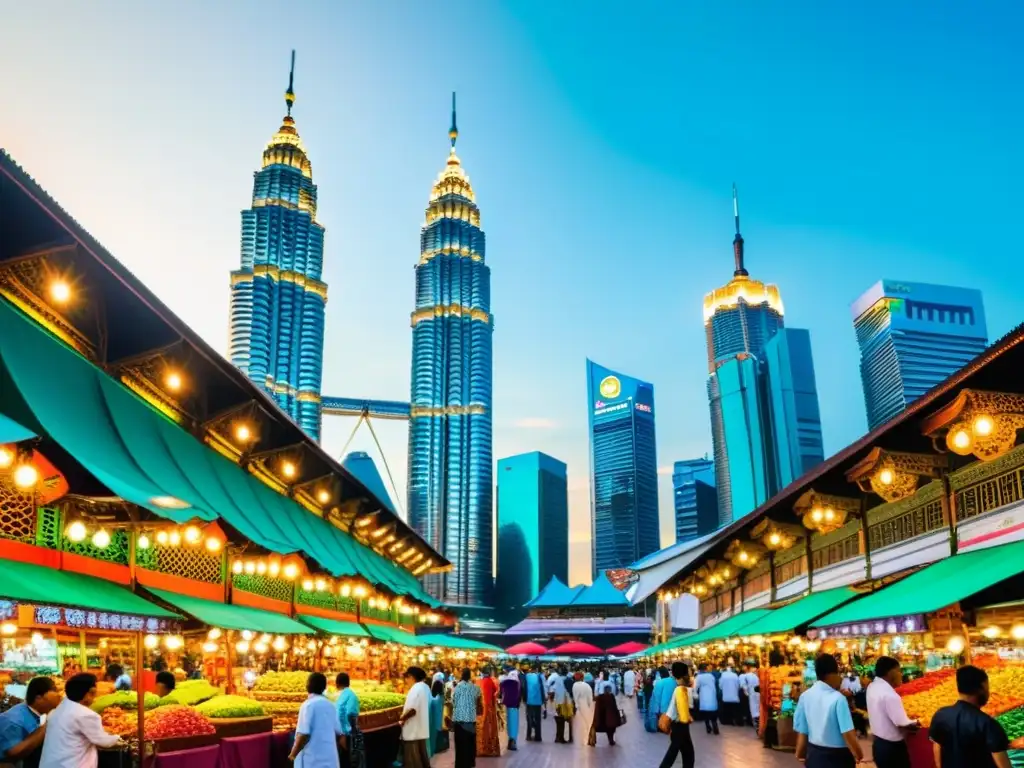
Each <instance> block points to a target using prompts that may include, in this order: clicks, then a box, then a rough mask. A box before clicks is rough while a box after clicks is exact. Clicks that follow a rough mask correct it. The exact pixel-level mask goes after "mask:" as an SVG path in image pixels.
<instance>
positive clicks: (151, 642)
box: [142, 635, 160, 651]
mask: <svg viewBox="0 0 1024 768" xmlns="http://www.w3.org/2000/svg"><path fill="white" fill-rule="evenodd" d="M159 643H160V638H158V637H157V636H156V635H146V637H145V638H144V639H143V641H142V644H143V645H144V646H146V648H148V649H149V650H151V651H152V650H153V649H154V648H156V647H157V645H158V644H159Z"/></svg>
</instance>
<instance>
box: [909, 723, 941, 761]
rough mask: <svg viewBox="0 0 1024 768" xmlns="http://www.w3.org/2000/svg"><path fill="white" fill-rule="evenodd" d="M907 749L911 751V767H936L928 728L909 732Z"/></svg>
mask: <svg viewBox="0 0 1024 768" xmlns="http://www.w3.org/2000/svg"><path fill="white" fill-rule="evenodd" d="M907 751H908V752H910V766H911V768H935V758H934V756H933V755H932V743H931V741H930V740H929V739H928V729H927V728H922V729H921V730H919V731H914V732H913V733H908V734H907Z"/></svg>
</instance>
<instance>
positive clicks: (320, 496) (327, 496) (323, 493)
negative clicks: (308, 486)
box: [316, 488, 331, 504]
mask: <svg viewBox="0 0 1024 768" xmlns="http://www.w3.org/2000/svg"><path fill="white" fill-rule="evenodd" d="M316 500H317V501H319V502H320V503H321V504H326V503H327V502H329V501H330V500H331V492H330V491H328V490H327V489H326V488H321V489H320V491H319V493H317V495H316Z"/></svg>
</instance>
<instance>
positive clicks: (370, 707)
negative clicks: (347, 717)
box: [359, 693, 405, 714]
mask: <svg viewBox="0 0 1024 768" xmlns="http://www.w3.org/2000/svg"><path fill="white" fill-rule="evenodd" d="M403 704H405V696H403V695H402V694H400V693H368V694H366V695H364V696H359V712H360V714H362V713H365V712H377V711H379V710H382V709H391V708H393V707H400V706H402V705H403Z"/></svg>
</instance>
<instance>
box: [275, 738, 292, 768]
mask: <svg viewBox="0 0 1024 768" xmlns="http://www.w3.org/2000/svg"><path fill="white" fill-rule="evenodd" d="M294 740H295V731H274V732H273V733H272V734H270V764H271V765H275V766H276V765H288V754H289V753H290V752H291V751H292V742H293V741H294Z"/></svg>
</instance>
